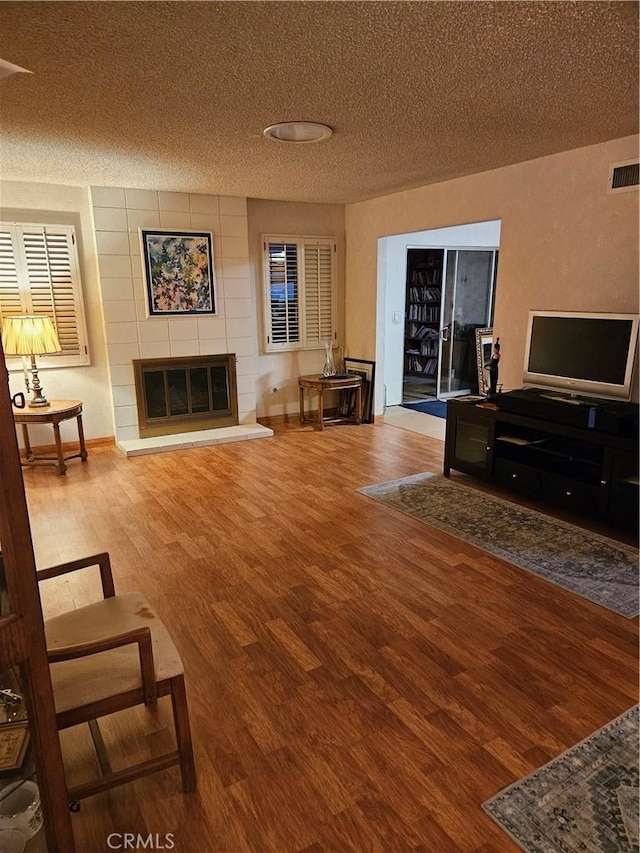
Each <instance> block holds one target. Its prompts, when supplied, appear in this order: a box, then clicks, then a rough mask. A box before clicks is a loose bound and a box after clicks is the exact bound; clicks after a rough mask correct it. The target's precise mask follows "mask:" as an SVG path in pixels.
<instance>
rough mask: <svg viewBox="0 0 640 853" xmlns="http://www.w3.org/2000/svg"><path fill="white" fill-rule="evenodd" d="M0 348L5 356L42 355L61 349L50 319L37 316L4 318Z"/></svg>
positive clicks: (26, 315)
mask: <svg viewBox="0 0 640 853" xmlns="http://www.w3.org/2000/svg"><path fill="white" fill-rule="evenodd" d="M2 348H3V349H4V352H5V355H44V354H45V353H51V352H60V351H61V349H62V347H61V346H60V341H59V340H58V336H57V335H56V330H55V329H54V328H53V323H52V322H51V318H50V317H44V316H40V315H37V314H22V315H19V316H17V317H5V318H4V320H3V321H2Z"/></svg>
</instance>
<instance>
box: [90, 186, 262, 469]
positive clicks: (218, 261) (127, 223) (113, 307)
mask: <svg viewBox="0 0 640 853" xmlns="http://www.w3.org/2000/svg"><path fill="white" fill-rule="evenodd" d="M91 201H92V208H93V217H94V225H95V234H96V242H97V247H98V267H99V273H100V289H101V294H102V302H103V310H104V322H105V331H106V338H107V354H108V362H109V372H110V376H111V392H112V398H113V409H114V420H115V431H116V445H117V447H118V448H119V449H120V450H121V451H122V452H123V453H125V454H126V455H128V456H131V455H139V454H144V453H159V452H162V451H165V450H176V449H179V448H181V447H194V446H202V445H204V444H218V443H221V442H228V441H243V440H246V439H250V438H263V437H267V436H270V435H273V431H272V430H270V429H268V428H267V427H263V426H261V425H260V424H257V423H256V372H255V326H256V318H255V312H254V308H253V306H252V298H251V297H252V294H251V287H250V270H249V244H248V228H247V202H246V199H244V198H234V197H230V196H215V195H200V194H191V193H172V192H156V191H153V190H141V189H131V188H126V187H92V188H91ZM140 228H146V229H150V228H160V229H167V228H169V229H174V228H175V229H177V230H181V229H182V230H189V229H195V230H206V231H210V232H211V233H212V234H213V255H214V267H215V289H216V309H217V313H216V315H215V316H212V317H193V316H187V317H170V318H167V319H165V318H164V317H147V312H146V301H145V289H144V281H143V275H142V263H141V254H140V231H139V229H140ZM220 353H235V355H236V358H237V360H236V372H237V400H238V425H237V426H224V427H220V428H218V429H206V430H202V431H198V432H187V433H178V434H174V435H165V436H157V437H149V438H141V437H140V432H139V428H138V412H137V405H136V393H135V379H134V372H133V361H134V360H136V359H147V358H169V357H176V356H178V357H180V356H199V355H208V354H220Z"/></svg>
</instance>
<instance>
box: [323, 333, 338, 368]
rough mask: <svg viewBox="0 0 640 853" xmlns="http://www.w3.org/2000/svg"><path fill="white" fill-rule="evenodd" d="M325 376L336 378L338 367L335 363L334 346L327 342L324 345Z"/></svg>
mask: <svg viewBox="0 0 640 853" xmlns="http://www.w3.org/2000/svg"><path fill="white" fill-rule="evenodd" d="M322 375H323V376H335V375H336V366H335V364H334V361H333V344H332V342H331V341H327V342H326V344H325V345H324V367H323V369H322Z"/></svg>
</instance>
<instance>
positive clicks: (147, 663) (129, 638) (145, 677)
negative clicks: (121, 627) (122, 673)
mask: <svg viewBox="0 0 640 853" xmlns="http://www.w3.org/2000/svg"><path fill="white" fill-rule="evenodd" d="M131 643H137V645H138V654H139V656H140V674H141V676H142V689H143V692H144V703H145V705H154V704H155V703H156V702H157V700H158V688H157V685H156V670H155V665H154V661H153V646H152V644H151V631H150V629H149V628H133V629H132V630H131V631H124V632H123V633H122V634H115V635H114V636H113V637H105V638H104V639H101V640H92V641H90V642H88V643H73V644H72V645H68V646H60V647H58V648H55V649H47V658H48V659H49V663H59V662H61V661H66V660H75V659H76V658H83V657H87V655H95V654H98V653H99V652H108V651H110V650H111V649H117V648H120V647H121V646H128V645H129V644H131Z"/></svg>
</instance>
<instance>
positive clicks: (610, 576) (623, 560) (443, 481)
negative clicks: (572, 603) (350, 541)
mask: <svg viewBox="0 0 640 853" xmlns="http://www.w3.org/2000/svg"><path fill="white" fill-rule="evenodd" d="M358 491H359V492H362V494H364V495H367V496H368V497H370V498H373V499H374V500H377V501H381V502H382V503H384V504H386V505H387V506H390V507H393V508H394V509H398V510H400V511H401V512H404V513H407V514H408V515H411V516H413V517H414V518H418V519H420V521H424V522H425V523H426V524H431V525H433V527H437V528H438V529H439V530H444V531H445V532H446V533H451V534H452V535H453V536H456V537H457V538H458V539H463V540H464V541H465V542H470V543H471V544H472V545H476V546H477V547H478V548H482V550H483V551H488V552H489V553H490V554H494V555H495V556H497V557H502V558H503V559H504V560H507V561H508V562H509V563H512V564H513V565H516V566H519V567H520V568H521V569H526V570H527V571H529V572H532V573H533V574H535V575H538V576H540V577H542V578H545V579H546V580H548V581H551V582H552V583H555V584H557V585H558V586H561V587H563V588H564V589H568V590H570V591H571V592H574V593H576V595H579V596H581V597H582V598H586V599H588V600H589V601H593V602H595V603H596V604H600V605H602V607H606V608H608V609H609V610H613V611H614V612H615V613H619V614H620V615H621V616H626V617H628V618H632V617H634V616H636V615H637V614H638V609H639V608H638V552H637V550H636V549H635V548H632V547H630V546H629V545H625V544H623V543H620V542H616V541H615V540H613V539H608V538H606V537H604V536H600V535H598V534H597V533H591V532H590V531H588V530H583V529H582V528H580V527H575V526H574V525H572V524H569V523H567V522H565V521H560V520H559V519H555V518H552V517H551V516H548V515H543V514H542V513H540V512H536V511H535V510H532V509H527V508H526V507H521V506H518V505H517V504H515V503H510V502H509V501H507V500H502V499H501V498H496V497H493V496H492V495H487V494H483V493H482V492H479V491H476V490H475V489H472V488H469V487H468V486H463V485H460V484H458V483H453V482H451V481H450V480H448V479H447V478H446V477H441V476H438V475H436V474H415V475H414V476H412V477H405V478H404V479H402V480H391V481H390V482H388V483H380V484H379V485H376V486H366V487H364V488H362V489H358Z"/></svg>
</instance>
